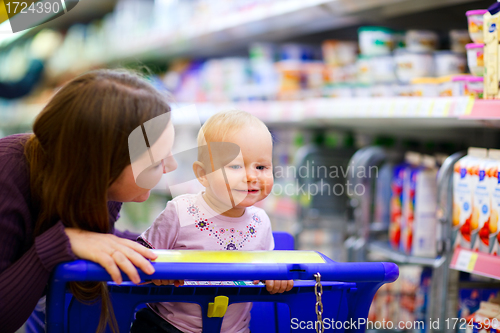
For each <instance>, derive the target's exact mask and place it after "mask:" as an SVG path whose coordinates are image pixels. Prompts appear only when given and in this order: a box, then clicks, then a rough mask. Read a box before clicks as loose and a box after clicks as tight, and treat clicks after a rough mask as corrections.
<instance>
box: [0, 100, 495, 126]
mask: <svg viewBox="0 0 500 333" xmlns="http://www.w3.org/2000/svg"><path fill="white" fill-rule="evenodd" d="M193 104H194V105H195V106H196V109H197V112H198V114H199V116H200V120H201V121H202V122H204V121H205V120H206V119H208V118H209V117H210V116H211V115H213V114H215V113H216V112H219V111H222V110H232V109H238V110H244V111H247V112H250V113H252V114H254V115H255V116H257V117H258V118H259V119H261V120H262V121H264V122H266V123H268V124H280V123H282V124H309V125H318V124H325V125H326V124H331V122H334V123H335V124H336V125H340V126H342V125H345V126H357V127H363V126H368V127H391V126H404V127H410V128H422V127H425V128H443V127H444V128H450V127H482V126H484V121H490V122H492V124H494V123H495V121H497V120H500V101H483V100H474V99H473V98H472V97H458V98H452V97H438V98H419V97H394V98H375V97H374V98H356V99H353V98H320V99H311V100H304V101H270V102H264V101H252V102H234V103H193ZM186 105H188V104H187V103H179V104H174V105H173V109H174V110H175V108H181V107H184V106H186ZM42 108H43V105H40V104H23V103H10V104H5V105H4V106H2V107H1V108H0V120H1V121H0V128H1V127H14V126H16V127H17V126H29V125H30V124H31V123H32V122H33V120H34V118H35V117H36V115H37V114H38V113H39V112H40V111H41V110H42ZM175 115H176V113H175V112H174V116H175ZM174 121H175V123H176V124H182V119H178V118H177V119H176V118H174Z"/></svg>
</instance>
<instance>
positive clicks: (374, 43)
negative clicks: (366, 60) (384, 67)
mask: <svg viewBox="0 0 500 333" xmlns="http://www.w3.org/2000/svg"><path fill="white" fill-rule="evenodd" d="M358 36H359V49H360V51H361V54H362V55H366V56H378V55H387V54H390V53H391V51H392V49H393V47H394V38H393V31H392V30H391V29H387V28H383V27H361V28H359V29H358Z"/></svg>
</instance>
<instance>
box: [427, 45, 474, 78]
mask: <svg viewBox="0 0 500 333" xmlns="http://www.w3.org/2000/svg"><path fill="white" fill-rule="evenodd" d="M466 62H467V61H466V57H465V56H464V55H463V54H460V53H455V52H452V51H435V52H434V64H435V74H436V76H447V75H454V74H462V73H465V70H466Z"/></svg>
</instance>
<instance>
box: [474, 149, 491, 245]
mask: <svg viewBox="0 0 500 333" xmlns="http://www.w3.org/2000/svg"><path fill="white" fill-rule="evenodd" d="M492 162H493V161H492V160H490V159H487V158H482V159H479V161H478V163H477V164H476V165H477V166H478V175H477V177H478V179H477V181H476V182H475V185H476V186H475V187H474V193H473V201H472V202H473V205H474V206H473V207H472V211H473V212H475V213H476V215H477V227H475V228H472V227H471V244H472V249H473V250H474V251H480V252H483V253H489V252H490V248H489V234H490V231H489V223H490V214H491V182H490V177H489V176H488V170H489V168H490V167H491V166H493V165H494V164H493V163H492ZM492 164H493V165H492ZM495 164H496V163H495ZM473 219H474V216H473ZM473 224H474V225H475V222H473V223H472V222H471V225H473Z"/></svg>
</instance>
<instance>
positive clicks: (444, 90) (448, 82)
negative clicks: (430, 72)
mask: <svg viewBox="0 0 500 333" xmlns="http://www.w3.org/2000/svg"><path fill="white" fill-rule="evenodd" d="M437 81H438V86H437V90H438V96H440V97H450V96H453V82H452V76H442V77H440V78H437Z"/></svg>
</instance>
